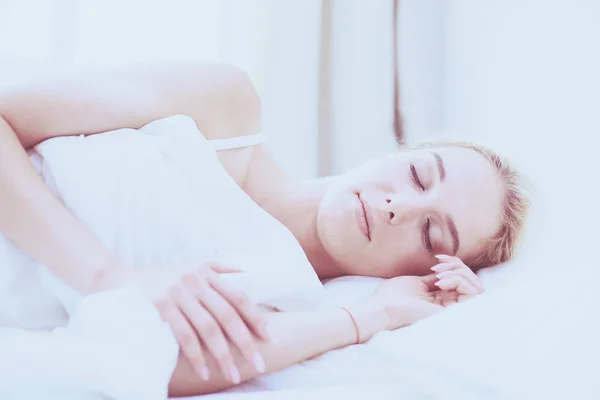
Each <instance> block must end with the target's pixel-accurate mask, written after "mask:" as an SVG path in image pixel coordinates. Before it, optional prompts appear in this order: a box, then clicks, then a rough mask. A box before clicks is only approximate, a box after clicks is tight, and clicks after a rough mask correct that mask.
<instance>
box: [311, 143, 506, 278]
mask: <svg viewBox="0 0 600 400" xmlns="http://www.w3.org/2000/svg"><path fill="white" fill-rule="evenodd" d="M503 198H504V188H503V184H502V181H501V179H500V176H499V174H498V173H497V171H496V170H495V169H494V167H493V166H492V165H491V164H490V163H489V162H488V160H486V159H485V158H484V157H483V156H482V155H481V154H479V153H478V152H476V151H474V150H471V149H467V148H461V147H438V148H431V149H419V150H411V151H403V152H399V153H396V154H393V155H389V156H385V157H381V158H378V159H375V160H373V161H370V162H368V163H366V164H364V165H363V166H361V167H359V168H357V169H355V170H352V171H350V172H349V173H347V174H344V175H342V176H340V177H339V178H338V179H337V180H336V181H335V182H334V183H333V184H332V185H331V186H330V187H329V189H328V191H327V193H326V194H325V196H324V198H323V200H322V201H321V204H320V206H319V213H318V217H317V229H318V235H319V238H320V240H321V242H322V243H323V246H324V248H325V251H326V252H327V253H328V254H329V256H330V257H332V258H333V259H334V260H335V261H336V263H337V266H338V267H339V268H341V269H342V271H343V272H344V273H346V274H350V275H369V276H379V277H393V276H398V275H425V274H427V273H429V272H430V271H429V268H430V267H431V266H433V265H434V264H436V263H437V260H436V259H435V258H434V256H435V255H436V254H448V255H456V256H458V257H460V258H461V259H462V260H464V261H465V262H467V263H468V260H469V258H470V257H472V256H473V255H474V254H475V253H476V252H477V251H479V250H480V248H481V242H482V240H484V239H486V238H489V237H491V236H493V235H494V234H495V233H496V232H497V230H498V228H499V226H500V222H501V210H502V203H503Z"/></svg>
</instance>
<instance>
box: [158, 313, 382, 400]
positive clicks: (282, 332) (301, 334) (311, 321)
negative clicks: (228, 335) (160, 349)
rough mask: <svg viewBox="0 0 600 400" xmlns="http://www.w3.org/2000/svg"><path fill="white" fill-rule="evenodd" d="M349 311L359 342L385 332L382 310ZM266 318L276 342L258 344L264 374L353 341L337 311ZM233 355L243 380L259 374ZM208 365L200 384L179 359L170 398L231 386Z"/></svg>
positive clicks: (351, 330)
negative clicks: (205, 379)
mask: <svg viewBox="0 0 600 400" xmlns="http://www.w3.org/2000/svg"><path fill="white" fill-rule="evenodd" d="M351 312H352V314H353V316H354V317H355V319H356V320H357V323H358V325H359V330H360V339H361V341H365V340H368V339H369V338H371V337H372V336H373V335H374V334H375V333H377V332H378V331H380V330H383V329H385V326H386V324H387V320H386V317H385V314H384V313H383V312H382V311H378V310H375V309H371V308H368V307H354V308H352V309H351ZM267 318H268V323H269V325H268V326H269V331H270V332H271V333H272V335H273V337H274V338H275V339H276V341H275V343H268V342H263V343H260V344H259V351H260V353H261V354H262V356H263V358H264V361H265V366H266V373H269V372H274V371H277V370H280V369H282V368H285V367H288V366H290V365H293V364H296V363H299V362H302V361H305V360H308V359H311V358H313V357H316V356H318V355H320V354H322V353H325V352H327V351H329V350H334V349H338V348H341V347H345V346H349V345H351V344H354V343H355V342H356V330H355V328H354V324H353V323H352V320H351V319H350V317H349V316H348V314H347V313H346V312H345V311H343V310H341V309H339V308H336V309H327V310H325V309H324V310H315V311H306V312H297V313H271V314H269V315H268V317H267ZM234 356H235V360H236V366H238V369H239V371H240V374H241V376H242V381H245V380H248V379H252V378H254V377H256V376H258V375H259V373H258V372H257V371H256V368H255V367H253V366H252V365H250V364H249V363H248V362H247V361H245V359H244V358H243V357H242V356H241V355H240V354H239V353H237V352H235V353H234ZM208 366H209V369H210V372H211V376H210V379H209V380H208V381H203V380H202V379H201V378H200V377H199V376H198V375H196V374H195V373H194V372H193V369H192V367H191V366H190V364H189V363H188V362H187V360H185V359H183V358H180V361H179V363H178V365H177V368H176V370H175V372H174V374H173V377H172V380H171V384H170V387H169V389H170V390H169V392H170V394H171V395H172V396H191V395H199V394H206V393H213V392H217V391H219V390H223V389H226V388H228V387H231V386H232V385H233V384H232V382H231V381H228V380H227V379H226V378H224V377H223V376H222V375H221V373H220V372H219V368H218V367H217V364H216V362H215V360H214V359H211V358H209V359H208Z"/></svg>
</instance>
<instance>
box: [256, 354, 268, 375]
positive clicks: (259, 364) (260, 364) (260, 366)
mask: <svg viewBox="0 0 600 400" xmlns="http://www.w3.org/2000/svg"><path fill="white" fill-rule="evenodd" d="M253 363H254V366H255V367H256V370H257V371H258V372H260V373H261V374H262V373H263V372H265V369H266V368H265V360H263V358H262V356H261V355H260V353H259V352H256V353H255V354H254V359H253Z"/></svg>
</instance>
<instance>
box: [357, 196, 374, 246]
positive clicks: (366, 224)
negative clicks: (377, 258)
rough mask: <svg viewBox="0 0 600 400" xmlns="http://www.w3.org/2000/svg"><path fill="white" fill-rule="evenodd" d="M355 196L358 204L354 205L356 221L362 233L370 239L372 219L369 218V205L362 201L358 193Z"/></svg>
mask: <svg viewBox="0 0 600 400" xmlns="http://www.w3.org/2000/svg"><path fill="white" fill-rule="evenodd" d="M356 197H357V199H358V205H357V207H356V223H357V224H358V228H359V229H360V231H361V232H362V233H363V235H365V236H366V238H367V239H368V240H369V241H371V229H372V223H371V222H372V219H371V218H370V217H371V213H370V210H369V206H368V205H367V204H365V203H364V202H363V200H362V198H361V197H360V194H357V195H356Z"/></svg>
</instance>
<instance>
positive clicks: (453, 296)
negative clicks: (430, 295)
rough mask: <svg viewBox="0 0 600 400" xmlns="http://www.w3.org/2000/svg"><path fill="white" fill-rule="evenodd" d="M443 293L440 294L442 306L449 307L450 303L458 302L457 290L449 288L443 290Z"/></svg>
mask: <svg viewBox="0 0 600 400" xmlns="http://www.w3.org/2000/svg"><path fill="white" fill-rule="evenodd" d="M443 293H444V294H443V296H442V305H443V306H444V307H449V306H451V305H454V304H456V303H458V297H459V296H460V294H459V293H458V292H455V291H453V290H451V291H443Z"/></svg>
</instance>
